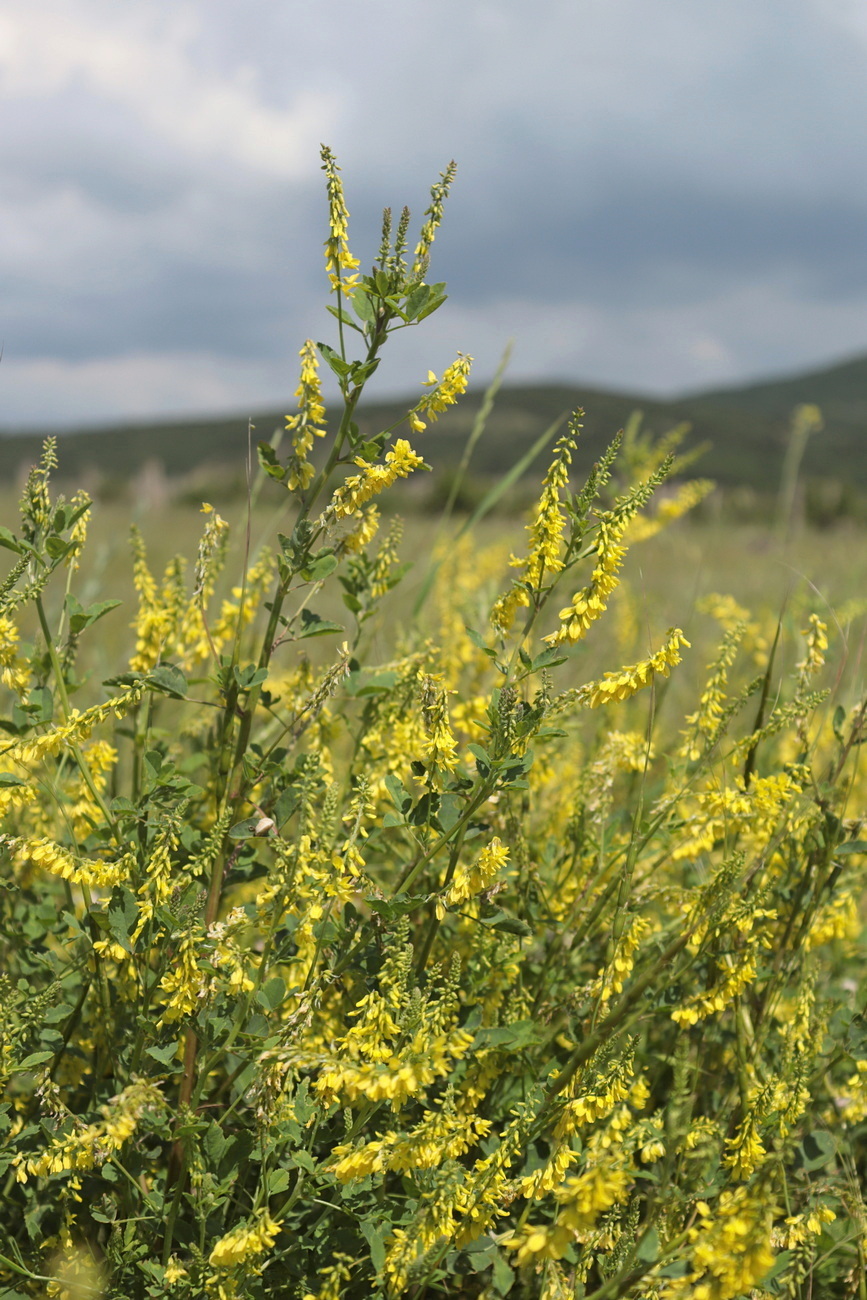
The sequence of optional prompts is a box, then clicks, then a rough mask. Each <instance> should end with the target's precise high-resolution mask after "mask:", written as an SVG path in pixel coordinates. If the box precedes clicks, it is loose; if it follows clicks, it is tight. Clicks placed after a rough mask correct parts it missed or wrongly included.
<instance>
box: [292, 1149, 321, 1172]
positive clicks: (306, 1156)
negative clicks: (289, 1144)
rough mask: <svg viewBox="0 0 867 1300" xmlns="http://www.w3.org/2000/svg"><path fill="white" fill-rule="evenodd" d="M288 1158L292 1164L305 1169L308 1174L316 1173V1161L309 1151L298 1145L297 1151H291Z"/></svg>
mask: <svg viewBox="0 0 867 1300" xmlns="http://www.w3.org/2000/svg"><path fill="white" fill-rule="evenodd" d="M289 1159H290V1160H291V1161H292V1163H293V1165H297V1166H298V1168H299V1169H303V1170H305V1171H306V1172H307V1173H308V1174H315V1173H316V1162H315V1160H314V1159H313V1157H312V1156H311V1154H310V1152H309V1151H305V1150H304V1148H303V1147H299V1149H298V1150H297V1151H293V1152H292V1153H291V1155H290V1156H289Z"/></svg>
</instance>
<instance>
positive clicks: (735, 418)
mask: <svg viewBox="0 0 867 1300" xmlns="http://www.w3.org/2000/svg"><path fill="white" fill-rule="evenodd" d="M411 400H415V399H411ZM481 400H482V394H481V392H470V393H468V394H467V395H466V397H465V398H464V399H463V401H462V402H461V403H460V404H459V405H458V406H457V407H455V408H453V409H452V410H450V411H449V412H447V413H446V414H445V415H444V416H442V417H441V418H440V420H439V421H438V423H437V424H435V425H431V426H430V427H429V429H428V430H427V432H426V433H425V434H423V435H421V436H420V437H419V438H418V439H417V440H416V441H417V444H418V450H419V451H420V452H422V454H423V455H424V456H425V458H426V460H428V462H429V463H430V464H431V465H432V466H433V467H434V469H435V470H439V471H446V470H448V468H449V466H451V465H455V464H457V461H458V459H459V457H460V454H461V451H462V449H463V444H464V441H465V439H466V437H467V435H468V433H469V431H470V429H471V427H472V424H473V420H474V418H475V415H476V413H477V411H478V409H479V405H480V403H481ZM801 402H815V403H816V404H817V405H818V406H819V407H820V408H821V409H822V412H823V414H824V417H825V422H826V427H825V430H824V432H823V433H821V434H820V435H817V436H816V437H814V438H813V439H812V441H811V443H810V445H809V446H808V448H807V453H806V456H805V460H804V466H803V473H804V474H805V475H806V476H816V477H822V478H827V479H837V480H839V481H840V482H845V483H849V484H851V485H853V486H856V487H857V488H859V489H861V490H865V489H867V356H863V357H857V358H854V359H852V360H848V361H844V362H842V363H840V364H838V365H835V366H830V367H827V368H824V369H821V370H814V371H806V372H803V373H800V374H797V375H794V376H789V377H785V378H781V379H772V380H769V381H767V382H762V383H754V384H750V385H747V386H740V387H730V388H721V389H717V390H713V391H706V392H699V393H692V394H688V395H685V396H682V397H679V398H672V399H667V400H660V399H659V398H651V397H646V396H643V395H641V394H636V393H616V392H610V391H607V390H604V389H598V388H592V387H589V386H586V385H580V384H575V385H569V384H556V383H548V384H537V385H512V386H504V388H503V389H502V390H501V391H500V394H499V396H498V399H497V402H496V405H495V407H494V411H493V413H492V415H491V417H490V420H489V422H488V427H487V430H486V433H485V436H484V437H483V438H482V440H481V442H480V443H479V444H478V446H477V448H476V452H475V454H474V457H473V462H472V469H473V471H474V472H475V473H476V474H478V475H481V476H489V475H494V474H499V473H502V472H503V470H504V469H506V468H508V466H509V465H511V464H512V463H514V461H515V460H516V459H517V457H518V456H519V455H520V454H521V453H522V452H523V451H524V450H526V448H527V447H528V446H529V445H530V444H531V443H532V441H533V440H534V439H535V438H536V437H538V435H539V434H540V433H541V432H542V430H543V429H545V428H546V427H547V426H548V425H549V424H550V423H551V422H552V421H553V420H555V419H556V418H557V417H558V416H561V415H565V414H568V413H569V412H571V411H573V410H575V408H576V407H583V408H584V411H585V418H584V431H583V434H582V446H583V450H584V453H585V456H586V458H587V461H588V463H589V462H590V461H591V460H592V459H595V457H596V456H597V455H598V454H599V452H600V451H601V450H602V449H603V448H604V446H605V445H606V444H607V442H608V441H609V439H610V438H611V436H612V434H613V433H615V432H616V430H617V429H619V428H621V427H622V426H623V425H624V423H625V422H626V420H627V419H628V418H629V416H630V415H631V414H632V413H633V412H634V411H636V410H640V411H641V412H642V413H643V417H644V427H645V428H647V429H649V430H651V431H653V432H655V433H662V432H665V431H666V430H667V429H670V428H671V427H672V426H673V425H677V424H682V423H687V424H689V425H690V426H691V434H690V437H689V443H688V445H689V444H694V443H696V442H705V441H707V442H709V443H710V444H711V447H710V450H709V451H708V452H707V453H706V454H705V455H704V456H703V457H702V460H701V466H700V472H701V473H703V474H707V475H709V476H711V477H713V478H716V479H717V480H718V481H719V482H720V483H721V484H724V485H730V486H733V485H737V484H749V485H751V486H752V487H754V488H756V489H757V490H758V491H761V492H767V491H773V490H774V489H775V488H776V486H777V484H778V482H779V476H780V466H781V462H782V456H783V452H784V449H785V445H786V438H787V429H788V422H789V418H790V415H791V412H792V409H793V408H794V407H795V406H796V405H798V404H799V403H801ZM406 406H407V403H406V402H401V401H388V402H382V403H377V404H370V405H368V406H367V407H363V408H361V409H360V411H359V417H358V418H359V424H360V425H361V427H362V429H363V430H364V431H366V432H368V433H370V434H372V433H375V432H378V431H379V430H380V429H381V428H384V427H387V426H388V425H390V424H393V423H394V422H395V421H396V420H398V419H399V418H400V416H401V414H402V413H403V412H404V411H405V410H406ZM286 409H287V410H291V409H292V407H291V405H290V404H288V403H287V408H286ZM283 416H284V412H282V411H264V412H259V413H257V414H255V415H254V416H253V424H254V426H255V432H254V434H253V437H254V439H266V440H267V439H270V438H271V437H272V435H273V432H274V430H275V429H276V428H280V427H282V425H283ZM50 432H52V430H50V429H46V430H44V431H40V432H38V433H27V434H15V435H13V434H10V433H7V434H5V435H4V434H2V433H0V475H2V477H3V478H4V479H6V480H7V481H8V479H9V478H15V477H17V476H18V475H19V474H20V473H21V472H22V467H26V466H27V465H29V464H31V463H32V462H33V460H34V459H35V458H36V457H37V456H38V453H39V447H40V443H41V439H42V438H43V437H44V436H45V434H46V433H50ZM246 447H247V417H246V415H239V416H238V417H236V418H230V417H221V418H215V419H200V420H175V421H173V420H165V421H160V422H153V423H147V424H120V425H116V426H112V427H105V426H103V427H99V428H92V429H79V430H75V431H72V432H67V433H63V434H62V435H60V456H61V474H62V477H64V478H67V479H75V480H79V479H82V478H86V477H91V478H92V477H93V476H94V474H97V475H99V476H101V477H103V478H108V479H117V480H123V479H128V478H129V477H130V476H132V475H134V474H135V473H136V472H137V471H138V470H139V469H141V468H142V466H144V465H145V464H146V463H147V462H149V461H150V462H153V461H157V462H160V463H161V464H162V466H163V467H164V469H165V472H166V474H168V475H169V476H177V475H184V474H188V473H190V472H192V471H195V470H201V469H207V470H208V471H209V472H214V473H215V474H216V473H225V472H227V471H229V472H231V471H232V470H234V471H235V472H236V473H240V472H241V470H242V467H243V464H244V458H245V455H246Z"/></svg>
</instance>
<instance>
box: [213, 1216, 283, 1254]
mask: <svg viewBox="0 0 867 1300" xmlns="http://www.w3.org/2000/svg"><path fill="white" fill-rule="evenodd" d="M279 1232H280V1224H279V1223H277V1222H276V1221H275V1220H274V1219H272V1218H271V1215H270V1214H269V1213H268V1211H267V1210H262V1211H260V1213H259V1215H258V1217H257V1218H256V1219H255V1221H254V1222H253V1223H244V1224H241V1225H239V1226H238V1227H237V1228H233V1229H232V1231H231V1232H227V1233H226V1234H225V1236H223V1237H221V1238H220V1240H219V1241H218V1242H217V1244H216V1245H215V1246H214V1248H213V1250H212V1251H211V1253H210V1255H209V1257H208V1263H209V1264H210V1265H211V1267H212V1268H233V1267H234V1266H235V1265H236V1264H243V1263H244V1262H245V1261H246V1260H248V1259H254V1258H255V1257H256V1256H258V1255H264V1254H265V1252H266V1251H268V1250H270V1249H271V1247H272V1246H273V1245H274V1242H275V1241H276V1240H277V1236H278V1234H279Z"/></svg>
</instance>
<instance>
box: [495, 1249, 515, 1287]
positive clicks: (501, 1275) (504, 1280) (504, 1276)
mask: <svg viewBox="0 0 867 1300" xmlns="http://www.w3.org/2000/svg"><path fill="white" fill-rule="evenodd" d="M493 1280H494V1290H495V1291H496V1292H497V1294H498V1295H508V1294H509V1292H510V1291H511V1289H512V1286H513V1285H514V1281H515V1271H514V1269H512V1268H510V1267H509V1265H508V1264H507V1263H506V1261H505V1260H504V1259H503V1256H502V1255H499V1254H498V1255H496V1256H495V1257H494V1268H493Z"/></svg>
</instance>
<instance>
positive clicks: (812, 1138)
mask: <svg viewBox="0 0 867 1300" xmlns="http://www.w3.org/2000/svg"><path fill="white" fill-rule="evenodd" d="M836 1152H837V1147H836V1144H835V1142H834V1139H833V1138H832V1136H831V1134H830V1133H827V1132H825V1130H824V1129H814V1131H813V1132H812V1133H808V1134H807V1136H806V1137H805V1138H804V1140H803V1142H802V1143H801V1145H800V1147H799V1154H800V1156H801V1160H802V1162H803V1167H804V1169H806V1170H808V1171H809V1172H811V1173H812V1171H813V1170H814V1169H821V1168H822V1167H823V1166H824V1165H827V1164H828V1163H829V1161H831V1160H832V1159H833V1158H834V1156H835V1155H836Z"/></svg>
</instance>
